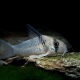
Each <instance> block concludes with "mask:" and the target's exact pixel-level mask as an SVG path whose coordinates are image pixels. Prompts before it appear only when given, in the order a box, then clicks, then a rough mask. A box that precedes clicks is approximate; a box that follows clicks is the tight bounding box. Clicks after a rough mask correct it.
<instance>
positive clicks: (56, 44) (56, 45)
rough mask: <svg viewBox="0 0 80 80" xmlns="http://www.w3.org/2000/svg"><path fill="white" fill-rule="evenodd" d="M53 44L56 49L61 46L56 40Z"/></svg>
mask: <svg viewBox="0 0 80 80" xmlns="http://www.w3.org/2000/svg"><path fill="white" fill-rule="evenodd" d="M53 44H54V46H55V47H58V46H59V42H58V41H57V40H56V39H54V43H53Z"/></svg>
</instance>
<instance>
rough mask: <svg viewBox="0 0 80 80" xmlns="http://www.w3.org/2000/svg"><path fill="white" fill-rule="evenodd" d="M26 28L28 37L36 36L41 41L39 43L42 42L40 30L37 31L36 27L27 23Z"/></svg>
mask: <svg viewBox="0 0 80 80" xmlns="http://www.w3.org/2000/svg"><path fill="white" fill-rule="evenodd" d="M27 29H28V36H29V38H34V37H38V38H39V40H40V41H41V43H42V44H44V39H43V37H42V34H41V33H40V32H38V31H37V30H36V29H34V28H33V27H32V26H30V25H29V24H27Z"/></svg>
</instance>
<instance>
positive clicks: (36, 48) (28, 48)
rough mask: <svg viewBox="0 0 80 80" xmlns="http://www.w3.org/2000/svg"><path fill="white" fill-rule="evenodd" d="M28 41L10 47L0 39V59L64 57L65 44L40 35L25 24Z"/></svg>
mask: <svg viewBox="0 0 80 80" xmlns="http://www.w3.org/2000/svg"><path fill="white" fill-rule="evenodd" d="M27 29H28V35H29V39H28V40H26V41H22V42H21V43H19V44H17V45H12V44H10V43H8V42H6V41H4V40H2V39H0V59H6V58H9V57H12V56H16V55H18V56H28V57H30V58H41V57H44V56H54V55H58V54H60V55H62V56H63V55H64V54H65V53H66V52H67V51H68V50H67V46H66V44H65V43H64V42H63V41H61V40H59V39H56V38H54V37H50V36H47V35H42V34H41V33H40V32H38V31H37V30H36V29H34V28H33V27H32V26H30V25H29V24H27Z"/></svg>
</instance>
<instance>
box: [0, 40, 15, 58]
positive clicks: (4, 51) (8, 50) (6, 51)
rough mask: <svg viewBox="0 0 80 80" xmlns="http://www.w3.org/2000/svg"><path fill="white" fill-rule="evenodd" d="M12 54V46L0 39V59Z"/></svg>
mask: <svg viewBox="0 0 80 80" xmlns="http://www.w3.org/2000/svg"><path fill="white" fill-rule="evenodd" d="M12 56H14V54H13V47H12V46H11V45H10V44H9V43H7V42H6V41H4V40H1V39H0V59H6V58H9V57H12Z"/></svg>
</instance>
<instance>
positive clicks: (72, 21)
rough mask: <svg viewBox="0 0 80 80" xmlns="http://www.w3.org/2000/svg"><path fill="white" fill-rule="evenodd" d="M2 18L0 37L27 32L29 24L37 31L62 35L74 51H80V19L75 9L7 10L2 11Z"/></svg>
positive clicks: (0, 20) (0, 19)
mask: <svg viewBox="0 0 80 80" xmlns="http://www.w3.org/2000/svg"><path fill="white" fill-rule="evenodd" d="M36 7H37V6H36ZM5 8H6V7H5ZM0 17H1V18H0V22H1V24H0V35H4V33H5V31H13V32H15V31H16V32H17V33H18V32H20V31H25V30H26V23H28V24H30V25H31V26H33V27H34V28H36V29H37V28H38V29H42V30H45V29H47V30H49V29H51V30H53V31H56V32H58V33H60V34H61V35H62V36H64V37H65V38H66V39H67V40H68V41H69V43H70V44H71V45H72V47H73V51H76V52H78V51H80V29H79V27H80V24H79V22H80V21H79V20H80V18H79V10H78V9H77V8H75V7H69V8H68V9H67V7H65V8H64V6H62V7H59V6H58V7H44V8H43V7H42V8H41V7H39V8H37V9H35V7H34V8H32V7H31V8H29V9H25V10H23V9H21V8H17V9H13V8H11V9H9V10H8V8H6V9H5V10H4V9H3V11H1V15H0Z"/></svg>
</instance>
